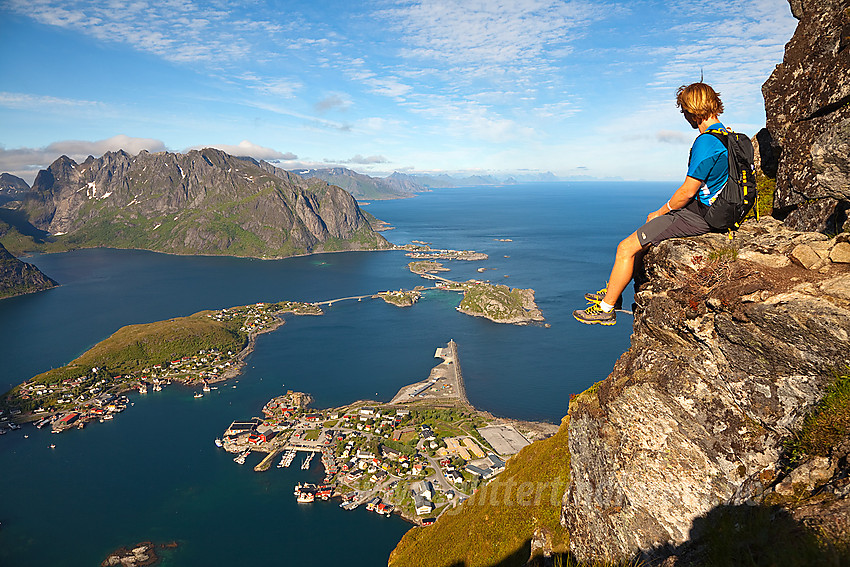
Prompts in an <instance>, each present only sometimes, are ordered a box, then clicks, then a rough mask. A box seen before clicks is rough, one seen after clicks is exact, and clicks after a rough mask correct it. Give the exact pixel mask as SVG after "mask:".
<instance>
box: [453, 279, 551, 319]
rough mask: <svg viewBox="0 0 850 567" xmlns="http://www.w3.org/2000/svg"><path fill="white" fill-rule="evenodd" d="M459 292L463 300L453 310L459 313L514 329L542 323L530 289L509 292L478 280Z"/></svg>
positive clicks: (469, 283) (507, 289)
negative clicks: (512, 326) (505, 324)
mask: <svg viewBox="0 0 850 567" xmlns="http://www.w3.org/2000/svg"><path fill="white" fill-rule="evenodd" d="M463 288H464V294H463V300H461V302H460V305H458V307H457V310H458V311H460V312H461V313H466V314H467V315H472V316H473V317H485V318H487V319H490V320H491V321H494V322H496V323H510V324H514V325H528V324H529V323H536V322H542V321H543V320H544V319H543V314H542V313H541V312H540V309H538V308H537V304H536V303H535V302H534V290H533V289H518V288H510V287H508V286H506V285H498V284H491V283H488V282H481V281H478V280H469V281H468V282H466V283H464V284H463Z"/></svg>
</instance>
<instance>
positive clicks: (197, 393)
mask: <svg viewBox="0 0 850 567" xmlns="http://www.w3.org/2000/svg"><path fill="white" fill-rule="evenodd" d="M195 397H196V398H203V397H204V395H203V394H202V393H200V392H195Z"/></svg>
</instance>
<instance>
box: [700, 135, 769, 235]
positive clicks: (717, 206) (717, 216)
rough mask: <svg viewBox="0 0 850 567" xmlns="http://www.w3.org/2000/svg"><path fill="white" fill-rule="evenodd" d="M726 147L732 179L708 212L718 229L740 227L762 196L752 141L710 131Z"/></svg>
mask: <svg viewBox="0 0 850 567" xmlns="http://www.w3.org/2000/svg"><path fill="white" fill-rule="evenodd" d="M704 133H705V134H711V135H712V136H714V137H715V138H717V139H718V140H720V141H721V142H723V144H724V145H725V146H726V151H727V153H728V154H729V178H728V179H727V180H726V184H725V185H724V186H723V189H721V190H720V193H718V194H717V197H716V198H715V199H714V202H713V203H712V204H711V205H710V206H709V207H708V210H707V211H706V213H705V216H704V218H705V222H707V223H708V225H709V226H710V227H711V228H713V229H714V230H718V231H724V230H738V227H739V226H741V223H742V222H743V221H744V217H745V216H747V213H749V212H750V210H751V209H752V208H753V205H754V204H755V202H756V199H757V197H758V192H757V191H756V168H755V159H754V151H753V143H752V141H751V140H750V139H749V138H748V137H747V136H746V135H744V134H740V133H738V132H732V131H729V132H727V131H725V130H708V131H706V132H704Z"/></svg>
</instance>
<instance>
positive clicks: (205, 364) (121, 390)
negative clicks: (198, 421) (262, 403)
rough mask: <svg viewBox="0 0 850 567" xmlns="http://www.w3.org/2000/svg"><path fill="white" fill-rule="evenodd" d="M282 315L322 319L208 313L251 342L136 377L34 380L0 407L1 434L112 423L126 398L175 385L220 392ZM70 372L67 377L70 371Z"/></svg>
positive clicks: (271, 311)
mask: <svg viewBox="0 0 850 567" xmlns="http://www.w3.org/2000/svg"><path fill="white" fill-rule="evenodd" d="M284 313H293V314H298V315H321V314H322V311H321V309H320V308H318V307H316V306H315V305H312V304H309V303H297V302H288V301H287V302H282V303H268V304H267V303H257V304H255V305H248V306H241V307H233V308H227V309H221V310H217V311H210V312H207V313H206V314H205V316H206V317H207V318H209V319H210V320H213V321H217V322H230V323H234V324H235V325H236V327H237V328H238V331H239V333H241V334H244V335H245V336H246V338H247V346H245V348H244V349H242V350H240V351H239V352H234V351H233V350H227V351H221V350H219V349H217V348H208V349H199V350H197V351H195V352H194V353H187V354H185V355H184V356H179V357H177V358H174V359H172V360H164V361H153V362H152V363H151V364H149V365H144V366H143V367H142V368H139V369H137V370H136V371H134V372H129V373H125V374H113V373H111V372H109V370H108V369H104V368H98V367H91V368H87V369H80V370H77V372H73V374H74V375H73V376H71V377H67V378H63V379H61V380H58V381H51V380H50V378H51V377H50V376H44V375H41V376H40V377H39V376H36V377H35V378H32V379H30V380H28V381H26V382H24V383H23V384H21V385H20V386H18V387H17V388H14V389H13V390H11V391H10V392H8V393H7V394H6V396H5V397H4V398H3V402H2V406H0V435H2V434H5V433H7V432H8V431H11V430H16V429H20V427H21V425H20V422H23V421H31V422H33V423H34V425H35V426H36V427H38V428H39V429H41V428H42V427H46V426H50V427H51V429H52V431H53V432H54V433H61V432H63V431H66V430H68V429H71V428H75V427H76V428H80V429H82V428H83V427H85V425H86V424H87V423H90V422H92V421H100V422H103V421H106V420H110V419H114V417H115V415H116V414H118V413H121V412H122V411H124V410H125V409H127V407H128V405H129V404H130V401H129V399H128V398H127V396H126V395H125V394H126V393H128V392H132V391H136V392H138V393H139V394H147V393H148V392H149V391H159V390H162V389H163V388H165V387H166V386H168V385H170V384H172V383H179V384H183V385H186V386H194V387H196V388H197V389H196V390H195V392H194V396H195V397H203V395H204V393H205V392H209V391H210V390H211V389H213V388H216V387H217V386H213V385H212V384H214V383H216V382H219V381H222V380H226V379H228V378H232V377H234V376H236V375H237V374H238V373H239V370H240V367H241V365H242V360H243V359H244V358H245V356H247V354H248V353H250V352H251V350H252V349H253V344H254V339H255V338H256V336H257V335H258V334H260V333H265V332H269V331H272V330H274V329H276V328H277V327H279V326H280V325H281V324H282V322H283V320H282V319H281V316H282V315H283V314H284ZM66 373H67V372H66Z"/></svg>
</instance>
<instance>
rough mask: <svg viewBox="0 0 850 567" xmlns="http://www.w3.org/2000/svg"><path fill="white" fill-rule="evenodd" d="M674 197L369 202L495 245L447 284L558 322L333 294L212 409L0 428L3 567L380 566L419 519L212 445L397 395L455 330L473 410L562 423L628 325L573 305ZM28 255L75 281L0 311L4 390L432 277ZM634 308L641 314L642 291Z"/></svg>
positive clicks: (445, 235) (393, 265)
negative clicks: (100, 360)
mask: <svg viewBox="0 0 850 567" xmlns="http://www.w3.org/2000/svg"><path fill="white" fill-rule="evenodd" d="M672 189H674V187H671V185H670V184H663V183H602V182H599V183H591V182H587V183H551V184H527V185H513V186H506V187H475V188H457V189H438V190H434V191H432V192H429V193H424V194H421V195H419V196H417V197H415V198H412V199H404V200H396V201H385V202H374V203H372V204H370V205H366V206H365V208H366V210H368V211H370V212H371V213H373V214H374V215H375V216H377V217H378V218H381V219H383V220H386V221H388V222H390V223H391V224H392V225H393V226H395V227H396V228H395V230H392V231H389V232H385V233H384V235H385V236H386V237H387V238H388V239H389V240H390V241H391V242H394V243H397V244H404V243H409V242H410V241H411V240H423V241H426V242H430V243H432V246H433V247H435V248H436V247H442V248H453V249H472V250H477V251H480V252H486V253H487V254H489V256H490V258H489V259H488V260H486V261H482V262H472V263H468V262H444V264H445V265H446V267H448V268H450V269H451V270H452V271H451V272H448V273H446V274H445V275H446V276H447V277H450V278H453V279H458V280H464V279H469V278H479V279H489V280H491V281H493V282H495V283H504V284H507V285H509V286H512V287H521V288H533V289H534V290H535V291H536V299H537V303H538V306H539V307H540V309H541V310H542V311H543V314H544V316H545V317H546V321H547V322H548V323H550V324H551V327H550V328H545V327H543V326H528V327H517V326H513V325H497V324H495V323H492V322H490V321H486V320H484V319H479V318H473V317H468V316H465V315H463V314H460V313H458V312H457V311H456V310H455V307H456V306H457V304H458V303H459V301H460V296H459V295H458V294H455V293H449V292H440V291H429V292H426V293H425V295H424V297H423V298H422V300H420V302H418V303H417V304H416V305H414V306H413V307H411V308H405V309H400V308H397V307H393V306H390V305H388V304H385V303H384V302H382V301H380V300H363V301H361V302H357V301H347V302H341V303H338V304H336V305H334V306H333V307H331V308H328V309H326V312H325V315H323V316H320V317H289V318H287V322H286V324H285V325H284V326H283V327H281V328H280V329H278V330H277V331H275V332H274V333H270V334H266V335H262V336H261V337H260V338H259V339H258V342H257V348H256V350H255V351H254V353H252V355H251V356H250V357H249V358H248V360H247V367H246V369H245V371H244V372H243V374H242V375H241V376H239V377H238V378H237V379H235V380H231V381H229V382H226V383H222V384H219V389H217V390H214V391H212V392H211V393H209V394H207V395H206V396H205V397H203V398H200V399H196V398H193V396H192V390H191V389H188V388H184V387H180V386H176V385H173V386H171V387H169V388H166V389H165V390H164V391H162V392H153V393H150V394H147V395H146V396H141V395H138V394H132V395H131V396H130V397H131V400H132V401H133V402H134V405H133V406H132V407H130V408H129V409H128V410H127V411H126V412H124V413H122V414H120V415H119V416H118V417H117V418H116V419H115V420H113V421H111V422H107V423H102V424H101V423H92V424H90V425H89V426H87V427H86V428H85V429H84V430H72V431H69V432H66V433H63V434H61V435H51V434H50V433H49V432H48V431H45V430H37V429H35V428H33V427H31V426H26V427H24V428H23V429H22V430H20V431H14V432H11V433H9V434H7V435H4V436H2V437H0V522H2V527H0V565H47V564H59V565H69V566H76V565H80V566H83V565H96V564H99V562H100V561H102V560H103V559H104V558H105V557H106V555H107V554H108V553H109V552H110V551H111V550H113V549H115V548H117V547H120V546H127V545H132V544H134V543H137V542H139V541H147V540H151V541H155V542H160V543H162V542H166V541H172V540H174V541H177V542H178V545H179V546H178V548H177V549H174V550H169V551H166V552H165V553H164V555H163V558H164V562H163V564H164V565H181V566H195V565H198V566H200V565H239V564H260V563H267V562H270V561H272V562H276V563H280V564H285V565H288V564H305V563H310V562H319V563H344V564H346V565H364V566H365V565H379V564H384V563H385V562H386V559H387V556H388V554H389V552H390V551H391V550H392V548H393V547H394V546H395V544H396V543H397V541H398V540H399V538H400V537H401V535H402V534H403V533H404V532H405V531H406V530H407V529H408V528H409V524H407V523H406V522H404V521H402V520H400V519H398V518H395V517H394V518H392V519H386V518H383V517H379V516H377V515H375V514H371V513H369V512H366V511H365V510H363V509H362V508H361V509H358V510H355V511H353V512H346V511H343V510H341V509H340V508H338V507H337V505H336V504H335V503H333V502H330V503H325V502H320V503H315V504H313V505H308V506H305V505H300V506H299V505H298V504H296V502H295V500H294V498H293V496H292V486H293V485H294V484H295V483H296V482H298V481H303V480H313V481H315V480H319V479H320V476H321V475H320V472H319V467H317V466H314V467H313V469H311V471H309V473H306V474H305V473H304V472H303V471H301V470H299V469H298V468H297V467H291V468H290V469H275V468H272V469H271V470H270V471H267V472H265V473H254V472H253V470H252V466H253V465H254V464H256V462H257V461H258V460H259V458H258V457H254V456H252V459H249V461H248V463H247V464H246V465H245V466H239V465H237V464H235V463H234V462H233V461H232V459H231V456H228V455H227V454H226V453H224V452H223V451H221V450H218V449H216V447H215V446H214V445H213V442H212V441H213V439H214V438H215V437H217V436H220V435H221V433H222V432H223V430H224V429H225V428H226V427H227V425H229V423H230V422H231V421H232V420H233V419H240V418H248V417H252V416H255V415H258V414H259V413H260V409H261V408H262V406H263V404H264V403H265V402H266V401H267V400H268V399H269V398H271V397H273V396H275V395H279V394H281V393H283V392H284V391H285V390H286V389H294V390H300V391H306V392H310V393H312V394H313V396H314V397H315V399H316V402H315V405H316V406H317V407H330V406H338V405H342V404H346V403H350V402H352V401H355V400H358V399H376V400H388V399H390V398H391V397H392V396H393V395H394V394H395V392H396V391H397V390H398V389H399V387H401V386H403V385H405V384H408V383H411V382H414V381H418V380H421V379H424V378H425V377H426V376H427V375H428V371H429V370H430V368H431V367H432V366H434V365H435V364H436V362H437V361H436V360H435V359H434V358H433V354H434V350H435V348H436V347H438V346H442V345H444V344H445V343H446V342H448V340H449V339H454V340H455V341H456V342H457V343H458V347H459V355H460V362H461V364H462V367H463V374H464V380H465V382H466V389H467V393H468V396H469V398H470V401H471V402H472V403H473V404H474V405H475V406H477V407H479V408H480V409H483V410H486V411H490V412H492V413H494V414H496V415H501V416H506V417H513V418H520V419H533V420H547V421H552V422H555V423H557V422H558V421H559V420H560V419H561V417H562V416H563V415H564V413H565V412H566V409H567V404H568V401H569V396H570V394H572V393H578V392H580V391H582V390H584V389H585V388H587V387H588V386H590V385H591V384H592V383H593V382H595V381H598V380H600V379H602V378H604V377H605V376H606V375H607V374H608V373H609V372H610V370H611V368H612V366H613V364H614V362H615V361H616V359H617V357H618V356H619V355H620V354H621V353H622V352H623V351H624V350H625V349H626V348H627V347H628V341H629V335H630V333H631V323H632V320H631V318H630V317H629V316H627V315H622V314H621V315H618V324H617V325H616V326H614V327H600V326H585V325H581V324H579V323H578V322H576V321H575V320H574V319H573V318H572V315H571V312H572V310H573V309H576V308H581V307H583V306H584V300H583V297H582V296H583V294H584V292H586V291H591V290H596V289H598V288H600V287H602V286H603V285H604V283H605V278H606V277H607V274H608V271H609V270H610V265H611V261H612V258H613V252H614V249H615V247H616V244H617V242H618V241H619V240H620V239H621V238H622V237H623V236H625V235H627V234H628V233H630V232H631V231H632V230H634V228H636V227H637V226H638V225H640V224H641V223H642V222H644V220H645V218H646V214H647V213H648V212H649V211H651V210H654V209H656V208H657V207H658V205H659V204H660V203H663V202H664V200H665V199H666V198H667V196H669V193H670V192H671V191H672ZM500 239H510V240H511V241H510V242H506V241H502V240H500ZM27 261H30V262H32V263H34V264H35V265H37V266H38V267H39V268H40V269H41V270H42V271H43V272H45V273H46V274H47V275H49V276H50V277H52V278H53V279H55V280H57V281H59V282H60V283H61V284H62V285H61V287H59V288H56V289H53V290H50V291H47V292H42V293H39V294H34V295H28V296H24V297H17V298H12V299H6V300H3V301H0V387H2V388H3V389H4V390H5V389H6V388H9V387H11V386H13V385H15V384H17V383H20V382H22V381H23V380H26V379H28V378H30V377H31V376H33V375H35V374H37V373H39V372H43V371H45V370H47V369H49V368H51V367H55V366H60V365H62V364H65V363H67V362H68V361H69V360H71V359H73V358H74V357H76V356H78V355H79V354H81V353H82V352H83V351H85V350H86V349H88V348H89V347H91V346H92V345H93V344H95V343H97V342H98V341H100V340H102V339H104V338H105V337H107V336H109V335H110V334H111V333H113V332H114V331H116V330H117V329H118V328H120V327H121V326H123V325H128V324H133V323H145V322H151V321H157V320H162V319H167V318H170V317H176V316H183V315H189V314H191V313H195V312H197V311H200V310H203V309H217V308H223V307H231V306H235V305H244V304H249V303H256V302H270V301H280V300H297V301H319V300H326V299H333V298H338V297H348V296H352V295H362V294H370V293H374V292H377V291H381V290H386V289H400V288H405V289H412V288H413V287H414V286H416V285H419V284H423V283H425V282H424V281H423V280H421V279H420V278H418V277H417V276H415V275H413V274H411V273H410V272H409V271H408V270H407V263H408V262H409V261H410V259H409V258H407V257H406V256H405V255H404V254H403V253H402V252H397V251H386V252H347V253H337V254H323V255H314V256H306V257H300V258H290V259H286V260H277V261H261V260H252V259H238V258H218V257H178V256H168V255H163V254H155V253H150V252H143V251H127V250H104V249H98V250H80V251H75V252H70V253H66V254H56V255H41V256H36V257H33V258H28V259H27ZM480 267H484V268H487V270H486V271H485V272H483V273H479V272H478V271H477V269H478V268H480ZM506 276H507V277H506ZM624 299H625V302H624V304H625V306H626V308H628V307H629V305H630V303H631V289H629V290H627V293H626V296H625V298H624ZM233 386H236V387H235V388H234V387H233ZM24 435H27V436H28V438H25V437H24ZM50 444H55V445H56V447H55V448H54V449H51V448H49V445H50Z"/></svg>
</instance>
